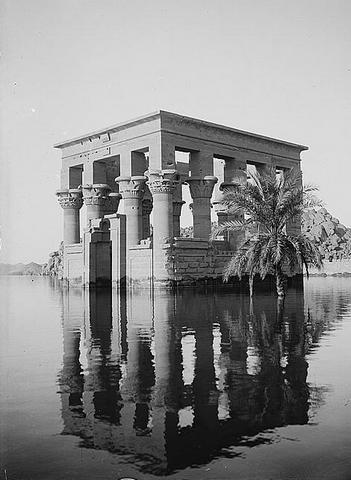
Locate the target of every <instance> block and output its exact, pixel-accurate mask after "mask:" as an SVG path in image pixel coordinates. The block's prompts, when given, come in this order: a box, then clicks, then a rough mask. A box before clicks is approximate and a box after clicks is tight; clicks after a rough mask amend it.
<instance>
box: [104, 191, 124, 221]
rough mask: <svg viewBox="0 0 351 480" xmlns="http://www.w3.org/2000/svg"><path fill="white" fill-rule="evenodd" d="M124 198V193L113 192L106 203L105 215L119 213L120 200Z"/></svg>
mask: <svg viewBox="0 0 351 480" xmlns="http://www.w3.org/2000/svg"><path fill="white" fill-rule="evenodd" d="M121 198H122V195H121V194H120V193H116V192H111V193H109V195H108V196H107V198H106V204H105V212H104V214H105V215H113V214H114V213H117V210H118V206H119V202H120V200H121Z"/></svg>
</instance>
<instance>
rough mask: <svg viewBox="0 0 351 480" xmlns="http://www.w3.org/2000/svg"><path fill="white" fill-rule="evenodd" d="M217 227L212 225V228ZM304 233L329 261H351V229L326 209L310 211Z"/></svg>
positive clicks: (186, 230) (184, 233)
mask: <svg viewBox="0 0 351 480" xmlns="http://www.w3.org/2000/svg"><path fill="white" fill-rule="evenodd" d="M215 225H217V224H216V223H212V227H214V226H215ZM302 231H303V232H304V233H305V234H306V235H307V237H308V238H309V239H310V240H312V241H313V242H314V243H315V244H316V245H318V247H319V250H320V252H321V254H322V256H323V259H325V260H327V261H333V260H345V259H351V228H348V227H345V225H343V224H342V223H340V221H339V220H338V219H337V218H335V217H333V216H332V215H331V214H330V213H329V212H328V211H327V210H326V209H325V208H321V209H319V210H317V211H316V210H310V211H307V212H305V213H304V215H303V218H302ZM180 235H181V237H192V236H193V229H192V227H182V228H181V232H180Z"/></svg>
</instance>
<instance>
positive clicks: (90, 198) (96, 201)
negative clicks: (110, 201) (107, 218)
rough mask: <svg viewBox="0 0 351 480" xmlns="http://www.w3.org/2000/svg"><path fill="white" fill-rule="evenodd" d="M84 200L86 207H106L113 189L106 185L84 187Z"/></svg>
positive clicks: (98, 184) (97, 184) (96, 184)
mask: <svg viewBox="0 0 351 480" xmlns="http://www.w3.org/2000/svg"><path fill="white" fill-rule="evenodd" d="M82 189H83V200H84V203H85V205H87V206H91V205H98V206H105V205H106V201H107V198H108V196H109V193H110V192H111V187H110V186H109V185H107V184H106V183H94V184H92V185H83V186H82Z"/></svg>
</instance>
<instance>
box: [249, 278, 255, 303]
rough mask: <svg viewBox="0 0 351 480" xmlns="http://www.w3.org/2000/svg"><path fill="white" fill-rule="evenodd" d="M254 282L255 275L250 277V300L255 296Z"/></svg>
mask: <svg viewBox="0 0 351 480" xmlns="http://www.w3.org/2000/svg"><path fill="white" fill-rule="evenodd" d="M253 282H254V277H253V275H250V276H249V288H250V298H252V295H253Z"/></svg>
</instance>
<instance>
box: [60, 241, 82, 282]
mask: <svg viewBox="0 0 351 480" xmlns="http://www.w3.org/2000/svg"><path fill="white" fill-rule="evenodd" d="M64 271H65V277H66V278H65V280H66V281H67V282H69V284H70V285H81V284H82V275H83V245H82V244H81V243H76V244H74V245H66V246H65V247H64Z"/></svg>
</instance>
